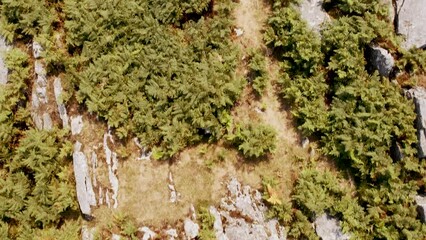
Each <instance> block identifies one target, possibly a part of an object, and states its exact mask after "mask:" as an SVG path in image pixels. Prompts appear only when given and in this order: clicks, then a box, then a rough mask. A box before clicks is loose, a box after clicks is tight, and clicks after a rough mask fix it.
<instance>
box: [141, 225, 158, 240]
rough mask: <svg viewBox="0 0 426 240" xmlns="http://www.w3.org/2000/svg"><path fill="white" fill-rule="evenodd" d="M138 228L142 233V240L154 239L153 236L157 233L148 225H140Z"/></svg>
mask: <svg viewBox="0 0 426 240" xmlns="http://www.w3.org/2000/svg"><path fill="white" fill-rule="evenodd" d="M138 230H139V232H142V233H143V237H142V240H150V239H155V236H156V235H157V234H156V233H155V232H154V231H152V230H151V229H149V228H148V227H141V228H139V229H138Z"/></svg>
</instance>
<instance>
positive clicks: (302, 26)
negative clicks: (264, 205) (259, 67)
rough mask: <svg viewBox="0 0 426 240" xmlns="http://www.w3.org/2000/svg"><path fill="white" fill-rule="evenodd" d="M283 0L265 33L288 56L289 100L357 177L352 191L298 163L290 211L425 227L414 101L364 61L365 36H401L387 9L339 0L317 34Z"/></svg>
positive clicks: (370, 235)
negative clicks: (398, 155) (418, 200)
mask: <svg viewBox="0 0 426 240" xmlns="http://www.w3.org/2000/svg"><path fill="white" fill-rule="evenodd" d="M277 2H279V4H277V5H276V6H280V7H275V8H274V13H273V16H272V17H271V18H270V19H269V24H270V28H269V29H268V30H267V31H266V35H265V39H266V41H267V43H268V44H269V46H271V47H273V48H274V51H275V54H276V56H277V57H278V59H279V60H280V61H281V62H282V70H283V72H284V73H283V76H282V80H281V81H280V85H281V87H282V89H283V95H284V100H286V101H288V102H290V103H291V104H292V113H293V115H294V116H295V117H296V119H297V122H298V125H299V128H300V129H301V130H302V131H303V132H304V133H305V134H308V135H311V136H314V137H316V138H317V139H320V140H319V143H320V147H321V150H322V151H323V152H324V153H325V154H327V155H328V156H330V157H332V158H333V159H335V161H336V162H337V163H338V165H340V166H342V167H343V166H344V167H345V168H346V169H347V168H348V167H349V173H350V175H351V176H352V177H353V178H354V179H355V181H356V184H355V186H356V187H355V189H354V192H353V193H350V195H349V193H348V192H347V191H343V190H342V188H340V187H339V186H338V184H337V183H336V179H335V178H334V177H333V176H332V175H330V174H329V173H327V174H320V173H318V172H315V171H312V170H304V171H302V173H301V175H300V176H299V179H298V180H297V183H296V186H295V191H294V194H293V207H294V208H296V209H298V210H295V211H293V212H298V211H299V210H300V212H298V214H299V217H297V218H296V217H294V215H293V217H292V219H293V220H294V221H302V223H300V224H301V226H304V225H306V219H305V217H303V216H300V214H302V215H304V216H306V218H307V219H308V220H309V221H312V217H313V216H314V215H316V214H318V213H321V212H323V211H326V212H327V213H329V214H331V215H333V216H335V217H337V218H338V219H340V220H342V222H343V228H344V230H345V231H347V232H351V234H353V236H357V237H358V238H360V239H376V238H380V239H389V238H396V239H410V238H411V239H414V238H419V239H420V238H422V237H424V236H425V235H426V232H425V231H426V230H425V229H426V227H425V225H424V224H422V223H421V222H420V221H419V220H418V218H417V213H416V211H415V203H414V199H413V196H414V195H415V194H416V191H417V190H418V185H416V182H418V181H419V180H420V179H421V178H422V175H423V174H424V173H425V162H424V161H423V160H419V159H418V158H417V157H416V150H415V144H416V142H417V139H416V134H415V133H416V130H415V128H414V120H415V113H414V107H413V104H412V102H410V101H409V100H407V99H405V98H404V97H403V96H402V94H401V90H400V89H399V88H398V87H397V86H395V85H392V84H391V83H389V82H388V81H386V80H381V79H380V78H379V77H378V76H376V75H373V76H371V75H369V74H368V72H367V71H366V68H365V65H366V61H365V59H364V49H365V46H366V45H368V44H370V43H372V42H388V43H390V44H395V43H397V40H396V39H397V38H396V37H395V35H394V34H393V33H392V31H391V29H392V27H391V24H390V23H389V22H387V21H386V18H385V17H383V16H384V14H386V12H385V11H382V6H379V4H378V3H376V2H370V1H358V2H354V1H343V0H342V1H333V4H332V5H329V7H330V8H329V10H330V11H334V12H333V13H334V14H333V16H335V17H336V19H334V20H333V21H331V22H330V23H328V24H326V25H325V27H324V29H323V30H322V32H321V34H322V38H321V39H320V38H319V37H318V36H316V35H315V34H314V33H313V32H312V31H311V30H309V29H308V28H307V25H306V23H304V22H303V21H302V20H301V19H300V15H299V13H298V12H297V11H296V10H295V9H293V8H292V7H290V6H289V5H286V6H285V7H284V8H283V7H282V3H281V2H280V1H277ZM330 2H331V1H326V4H329V3H330ZM403 59H404V58H403ZM406 59H407V62H411V65H412V66H413V69H414V68H421V66H422V64H421V63H420V62H419V59H420V58H419V56H418V55H416V56H413V57H411V58H406ZM402 65H404V66H407V64H402ZM408 65H410V64H408ZM394 143H397V144H398V145H400V146H401V151H402V152H403V154H404V158H403V159H400V160H399V161H395V160H393V159H392V158H391V156H390V149H391V146H392V144H394ZM333 179H334V180H333ZM396 189H400V191H401V192H400V193H399V194H396ZM354 196H355V197H354ZM319 199H321V200H319ZM313 201H315V202H313ZM280 215H282V214H280ZM402 219H404V220H402ZM294 221H293V223H292V226H294V224H295V223H294ZM296 229H301V228H296ZM300 234H301V232H298V233H297V234H295V235H294V236H297V238H299V236H300ZM305 236H306V235H305Z"/></svg>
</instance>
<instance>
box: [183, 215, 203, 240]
mask: <svg viewBox="0 0 426 240" xmlns="http://www.w3.org/2000/svg"><path fill="white" fill-rule="evenodd" d="M183 229H184V230H185V236H186V238H187V239H188V240H190V239H195V238H196V237H197V236H198V233H199V231H200V226H199V225H198V224H197V223H195V222H193V221H192V220H191V219H189V218H186V219H185V221H184V222H183Z"/></svg>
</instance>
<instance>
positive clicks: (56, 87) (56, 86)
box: [53, 77, 69, 128]
mask: <svg viewBox="0 0 426 240" xmlns="http://www.w3.org/2000/svg"><path fill="white" fill-rule="evenodd" d="M62 91H63V89H62V84H61V79H60V78H58V77H57V78H55V80H53V92H54V94H55V100H56V105H58V113H59V117H60V118H61V120H62V126H63V127H64V128H65V127H69V123H68V121H69V119H68V114H67V109H66V108H65V105H64V104H63V103H62V101H61V95H62Z"/></svg>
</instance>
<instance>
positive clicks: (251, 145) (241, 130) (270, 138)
mask: <svg viewBox="0 0 426 240" xmlns="http://www.w3.org/2000/svg"><path fill="white" fill-rule="evenodd" d="M276 135H277V133H276V131H275V129H274V128H272V127H271V126H268V125H264V124H253V123H249V124H242V125H237V126H236V129H235V130H234V133H233V134H229V136H228V140H229V141H230V142H231V143H232V144H234V145H235V146H237V148H238V150H239V151H240V152H241V153H242V154H243V155H244V156H245V157H247V158H258V157H262V156H266V155H267V154H268V153H272V152H273V151H274V150H275V148H276Z"/></svg>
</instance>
